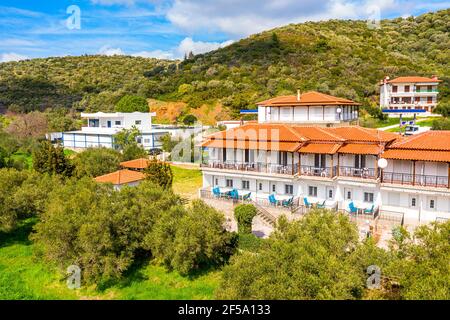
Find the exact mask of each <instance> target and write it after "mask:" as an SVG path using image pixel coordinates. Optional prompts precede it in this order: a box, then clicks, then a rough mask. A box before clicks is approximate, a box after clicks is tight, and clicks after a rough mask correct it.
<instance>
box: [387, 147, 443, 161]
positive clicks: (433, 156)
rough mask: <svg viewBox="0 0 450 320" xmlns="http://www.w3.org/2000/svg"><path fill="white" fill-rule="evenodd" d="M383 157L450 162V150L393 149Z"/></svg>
mask: <svg viewBox="0 0 450 320" xmlns="http://www.w3.org/2000/svg"><path fill="white" fill-rule="evenodd" d="M382 157H383V158H386V159H397V160H418V161H437V162H450V151H431V150H427V151H424V150H402V149H392V150H386V151H385V152H384V153H383V155H382Z"/></svg>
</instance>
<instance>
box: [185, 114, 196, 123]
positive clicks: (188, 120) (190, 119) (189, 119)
mask: <svg viewBox="0 0 450 320" xmlns="http://www.w3.org/2000/svg"><path fill="white" fill-rule="evenodd" d="M196 122H197V117H196V116H194V115H192V114H188V115H187V116H185V117H184V119H183V123H184V124H185V125H187V126H191V125H193V124H194V123H196Z"/></svg>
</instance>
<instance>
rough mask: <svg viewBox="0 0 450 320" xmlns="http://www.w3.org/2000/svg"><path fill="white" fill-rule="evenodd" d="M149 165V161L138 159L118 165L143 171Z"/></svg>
mask: <svg viewBox="0 0 450 320" xmlns="http://www.w3.org/2000/svg"><path fill="white" fill-rule="evenodd" d="M149 163H150V160H149V159H146V158H140V159H134V160H130V161H124V162H121V163H120V165H121V166H122V167H124V168H131V169H145V168H147V167H148V164H149Z"/></svg>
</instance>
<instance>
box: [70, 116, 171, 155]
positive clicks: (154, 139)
mask: <svg viewBox="0 0 450 320" xmlns="http://www.w3.org/2000/svg"><path fill="white" fill-rule="evenodd" d="M155 115H156V114H155V113H142V112H132V113H120V112H117V113H103V112H97V113H81V118H84V119H86V121H87V126H85V127H82V128H81V130H78V131H68V132H63V133H62V142H63V146H64V147H65V148H71V149H84V148H90V147H106V148H114V135H115V134H117V133H118V132H119V131H121V130H123V129H131V128H132V127H136V128H137V129H139V131H140V132H141V133H142V135H141V136H140V137H138V138H137V142H138V143H139V144H141V145H142V146H143V148H144V149H146V150H150V149H153V148H159V147H160V146H161V143H160V142H159V138H160V137H161V136H162V135H164V134H166V133H167V131H166V130H157V129H154V128H152V117H154V116H155Z"/></svg>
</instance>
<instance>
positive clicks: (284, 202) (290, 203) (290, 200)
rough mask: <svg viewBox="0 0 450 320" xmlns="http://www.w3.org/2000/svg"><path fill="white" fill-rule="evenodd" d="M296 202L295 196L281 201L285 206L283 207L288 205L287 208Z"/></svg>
mask: <svg viewBox="0 0 450 320" xmlns="http://www.w3.org/2000/svg"><path fill="white" fill-rule="evenodd" d="M293 203H294V197H290V198H289V199H287V200H283V201H282V202H281V205H282V206H283V207H286V208H288V207H292V204H293Z"/></svg>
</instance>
